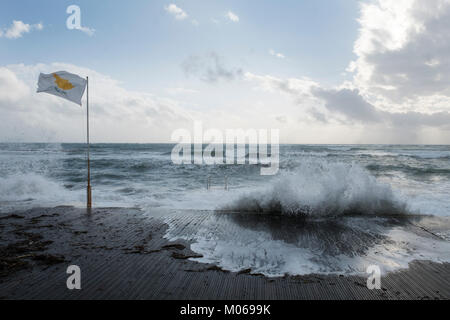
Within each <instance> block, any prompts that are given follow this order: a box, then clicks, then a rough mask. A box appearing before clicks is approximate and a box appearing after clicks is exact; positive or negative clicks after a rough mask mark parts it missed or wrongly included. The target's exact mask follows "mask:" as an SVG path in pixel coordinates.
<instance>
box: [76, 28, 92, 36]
mask: <svg viewBox="0 0 450 320" xmlns="http://www.w3.org/2000/svg"><path fill="white" fill-rule="evenodd" d="M76 29H77V30H80V31H81V32H84V33H86V34H87V35H88V36H90V37H92V36H93V35H94V33H95V29H92V28H89V27H79V28H76Z"/></svg>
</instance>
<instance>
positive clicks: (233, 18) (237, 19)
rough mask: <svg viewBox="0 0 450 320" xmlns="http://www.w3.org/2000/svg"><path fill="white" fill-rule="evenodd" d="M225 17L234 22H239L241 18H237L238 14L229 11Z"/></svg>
mask: <svg viewBox="0 0 450 320" xmlns="http://www.w3.org/2000/svg"><path fill="white" fill-rule="evenodd" d="M225 17H227V18H228V19H230V20H231V21H233V22H239V17H238V16H237V14H235V13H233V12H231V11H228V12H227V13H226V14H225Z"/></svg>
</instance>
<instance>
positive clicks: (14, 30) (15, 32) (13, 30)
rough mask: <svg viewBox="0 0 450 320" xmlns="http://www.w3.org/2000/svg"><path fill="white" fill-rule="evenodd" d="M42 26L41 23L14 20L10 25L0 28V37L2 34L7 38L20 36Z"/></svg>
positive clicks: (40, 28)
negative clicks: (3, 28)
mask: <svg viewBox="0 0 450 320" xmlns="http://www.w3.org/2000/svg"><path fill="white" fill-rule="evenodd" d="M43 28H44V26H43V24H42V23H37V24H33V25H30V24H27V23H24V22H22V21H20V20H14V21H13V23H12V24H11V26H10V27H9V28H8V29H6V30H0V37H2V36H4V37H5V38H8V39H17V38H21V37H22V36H23V35H24V34H25V33H29V32H31V31H32V30H39V31H40V30H42V29H43Z"/></svg>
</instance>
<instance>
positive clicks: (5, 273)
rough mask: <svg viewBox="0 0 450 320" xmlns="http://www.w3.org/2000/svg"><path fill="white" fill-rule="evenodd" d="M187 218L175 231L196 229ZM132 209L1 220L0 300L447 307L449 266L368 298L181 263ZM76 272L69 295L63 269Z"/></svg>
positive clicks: (342, 280)
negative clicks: (427, 302)
mask: <svg viewBox="0 0 450 320" xmlns="http://www.w3.org/2000/svg"><path fill="white" fill-rule="evenodd" d="M189 219H190V218H186V219H185V220H183V219H181V218H180V220H179V221H178V223H179V224H180V225H189V224H195V223H196V222H195V221H192V220H191V221H189ZM166 228H167V225H166V224H164V223H163V222H162V220H160V219H158V218H149V217H144V216H143V215H142V214H141V213H140V212H138V211H137V210H131V209H107V208H105V209H94V210H92V212H91V213H90V214H86V211H85V210H82V209H76V208H70V207H58V208H52V209H33V210H30V211H26V212H19V213H16V214H15V215H3V216H0V240H1V243H2V244H1V248H0V259H1V260H0V262H1V269H0V271H1V273H0V298H1V299H188V300H195V299H220V300H227V299H234V300H247V299H250V300H251V299H270V300H272V299H286V300H288V299H449V298H450V264H448V263H444V264H438V263H433V262H429V261H415V262H413V263H411V264H410V268H409V269H408V270H403V271H399V272H394V273H390V274H388V275H387V276H385V277H383V278H382V289H381V290H369V289H367V287H366V279H365V278H362V277H357V276H339V275H328V276H323V275H307V276H295V277H292V276H289V277H282V278H267V277H264V276H262V275H251V274H248V273H246V272H241V273H231V272H226V271H223V270H221V269H219V268H217V267H215V266H213V265H207V264H200V263H196V262H192V261H189V260H188V259H187V258H189V257H191V256H195V253H194V252H192V251H191V250H190V249H189V243H186V242H180V241H177V242H176V243H169V242H168V241H167V240H165V239H163V237H162V236H163V235H164V232H165V231H166ZM72 264H75V265H78V266H80V268H81V286H82V289H81V290H68V289H67V287H66V280H67V277H68V275H67V274H66V268H67V267H68V266H69V265H72Z"/></svg>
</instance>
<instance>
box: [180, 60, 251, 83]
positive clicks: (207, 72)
mask: <svg viewBox="0 0 450 320" xmlns="http://www.w3.org/2000/svg"><path fill="white" fill-rule="evenodd" d="M181 68H182V69H183V71H184V73H185V74H186V76H196V77H199V78H200V80H202V81H205V82H208V83H217V82H219V81H221V80H227V81H231V80H234V79H236V78H240V77H241V76H242V74H243V72H242V69H240V68H238V69H231V68H227V67H226V66H225V64H224V62H223V59H222V58H221V57H220V56H219V55H218V54H217V53H215V52H210V53H208V54H206V55H204V56H190V57H188V58H187V59H186V60H185V61H183V63H182V64H181Z"/></svg>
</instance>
